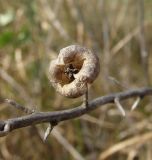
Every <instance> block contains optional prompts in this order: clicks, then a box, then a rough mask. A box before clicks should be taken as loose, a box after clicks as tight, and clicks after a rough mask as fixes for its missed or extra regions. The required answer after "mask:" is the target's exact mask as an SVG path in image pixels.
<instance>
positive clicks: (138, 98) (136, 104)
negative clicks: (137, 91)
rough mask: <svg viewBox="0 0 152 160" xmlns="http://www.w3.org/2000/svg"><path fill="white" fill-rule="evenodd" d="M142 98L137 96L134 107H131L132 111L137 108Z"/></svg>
mask: <svg viewBox="0 0 152 160" xmlns="http://www.w3.org/2000/svg"><path fill="white" fill-rule="evenodd" d="M140 100H141V98H140V97H137V99H136V101H135V102H134V103H133V105H132V107H131V111H133V110H134V109H136V108H137V106H138V104H139V102H140Z"/></svg>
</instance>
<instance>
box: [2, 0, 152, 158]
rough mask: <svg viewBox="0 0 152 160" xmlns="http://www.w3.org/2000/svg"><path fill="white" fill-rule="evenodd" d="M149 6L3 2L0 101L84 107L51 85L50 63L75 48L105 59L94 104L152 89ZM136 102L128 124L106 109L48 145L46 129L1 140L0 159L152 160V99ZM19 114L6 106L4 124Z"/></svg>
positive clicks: (69, 126) (102, 0) (66, 128)
mask: <svg viewBox="0 0 152 160" xmlns="http://www.w3.org/2000/svg"><path fill="white" fill-rule="evenodd" d="M142 2H143V4H142ZM151 6H152V1H151V0H145V1H143V0H138V1H132V0H125V1H121V0H115V1H113V0H94V1H87V0H77V1H74V0H22V1H20V0H13V1H10V0H5V1H4V0H3V1H0V97H3V98H12V99H14V100H16V101H17V102H19V103H21V104H23V105H25V106H28V107H33V108H36V109H37V110H39V111H50V110H60V109H63V108H68V107H76V106H77V105H79V104H80V103H81V102H82V99H81V98H76V99H69V98H65V97H63V96H60V95H59V94H58V92H56V91H55V90H54V88H53V87H52V86H51V84H50V82H49V80H48V77H49V75H48V69H49V63H50V61H51V60H53V59H55V58H56V57H57V56H58V53H59V50H60V49H62V48H64V47H66V46H69V45H71V44H79V45H81V46H86V48H89V49H91V50H92V51H93V52H94V53H95V54H97V56H98V57H99V61H100V65H101V71H100V74H99V76H98V78H97V79H96V81H95V82H94V83H93V84H92V85H91V87H90V89H89V99H93V98H95V97H98V96H102V95H105V94H110V93H113V92H118V91H122V90H125V89H128V88H134V87H136V88H138V87H141V86H147V85H151V84H152V45H151V43H152V30H151V26H152V11H151ZM143 15H144V16H143ZM92 78H94V77H92ZM133 102H134V99H130V100H127V101H124V102H122V104H123V106H125V107H124V108H125V109H126V111H127V117H126V118H122V117H121V115H120V113H119V111H118V110H117V108H116V107H115V105H105V106H103V107H101V108H100V109H97V110H96V111H93V112H92V113H90V114H89V115H85V116H83V117H81V118H79V119H76V120H72V121H67V122H64V123H61V124H59V126H57V127H56V128H55V129H56V130H54V131H53V132H52V134H51V135H50V137H49V139H48V141H47V143H44V142H43V141H42V138H43V136H44V131H45V129H46V125H39V126H37V128H35V127H29V128H24V129H21V130H18V131H14V132H12V133H11V134H9V135H8V136H7V137H4V138H0V159H6V160H9V159H10V160H11V159H18V160H20V159H24V160H26V159H36V160H39V159H54V160H59V159H66V160H70V159H86V160H94V159H99V157H103V156H105V155H106V156H107V155H108V158H107V159H111V160H113V159H118V160H119V159H121V160H126V159H127V160H134V159H139V160H145V159H146V160H151V159H152V142H151V139H152V138H151V137H152V136H151V135H152V132H151V129H152V125H151V121H152V115H151V111H152V107H151V106H152V105H151V104H152V103H151V99H150V98H146V99H144V100H143V101H141V103H140V105H139V108H138V109H137V110H135V111H134V112H130V106H131V105H132V103H133ZM21 115H23V113H21V112H19V111H16V110H15V109H14V108H11V107H9V106H6V105H3V104H0V119H7V118H10V117H17V116H21ZM120 142H121V143H120Z"/></svg>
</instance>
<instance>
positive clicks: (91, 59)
mask: <svg viewBox="0 0 152 160" xmlns="http://www.w3.org/2000/svg"><path fill="white" fill-rule="evenodd" d="M99 71H100V65H99V59H98V57H97V55H96V54H94V53H93V52H91V51H90V50H89V49H87V48H85V47H82V46H79V45H71V46H68V47H66V48H63V49H61V50H60V53H59V55H58V57H57V59H55V60H52V61H51V63H50V68H49V79H50V81H51V82H52V85H53V87H54V88H55V89H56V91H57V92H59V93H60V94H61V95H63V96H66V97H70V98H76V97H79V96H81V95H83V94H84V93H85V92H86V90H87V88H86V84H91V83H92V82H93V81H94V80H95V79H96V77H97V76H98V74H99Z"/></svg>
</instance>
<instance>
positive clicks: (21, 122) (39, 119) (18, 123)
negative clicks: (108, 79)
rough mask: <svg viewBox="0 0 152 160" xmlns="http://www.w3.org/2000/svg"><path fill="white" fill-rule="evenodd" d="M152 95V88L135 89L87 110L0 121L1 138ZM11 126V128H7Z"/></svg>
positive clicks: (99, 100) (92, 104)
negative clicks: (36, 125) (43, 124)
mask: <svg viewBox="0 0 152 160" xmlns="http://www.w3.org/2000/svg"><path fill="white" fill-rule="evenodd" d="M148 95H152V88H150V87H149V88H140V89H133V90H128V91H124V92H119V93H113V94H110V95H107V96H103V97H99V98H96V99H94V100H92V101H91V102H89V106H88V107H87V108H86V107H85V105H81V106H78V107H76V108H71V109H66V110H62V111H53V112H35V113H33V114H30V115H26V116H22V117H17V118H12V119H8V120H1V121H0V136H5V135H6V134H8V133H9V132H10V131H12V130H15V129H19V128H22V127H27V126H31V125H33V124H40V123H46V122H48V123H54V122H56V123H58V122H61V121H65V120H70V119H74V118H78V117H80V116H81V115H84V114H86V113H88V112H90V111H92V110H95V109H96V108H98V107H100V106H102V105H105V104H108V103H114V100H115V98H119V100H124V99H128V98H133V97H140V98H143V97H144V96H148ZM7 126H9V127H7Z"/></svg>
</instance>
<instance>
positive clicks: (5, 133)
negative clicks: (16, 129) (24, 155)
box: [0, 122, 11, 137]
mask: <svg viewBox="0 0 152 160" xmlns="http://www.w3.org/2000/svg"><path fill="white" fill-rule="evenodd" d="M10 131H11V125H10V123H9V122H8V123H6V124H5V125H4V130H3V131H0V137H3V136H5V135H7V134H8V133H9V132H10Z"/></svg>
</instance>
